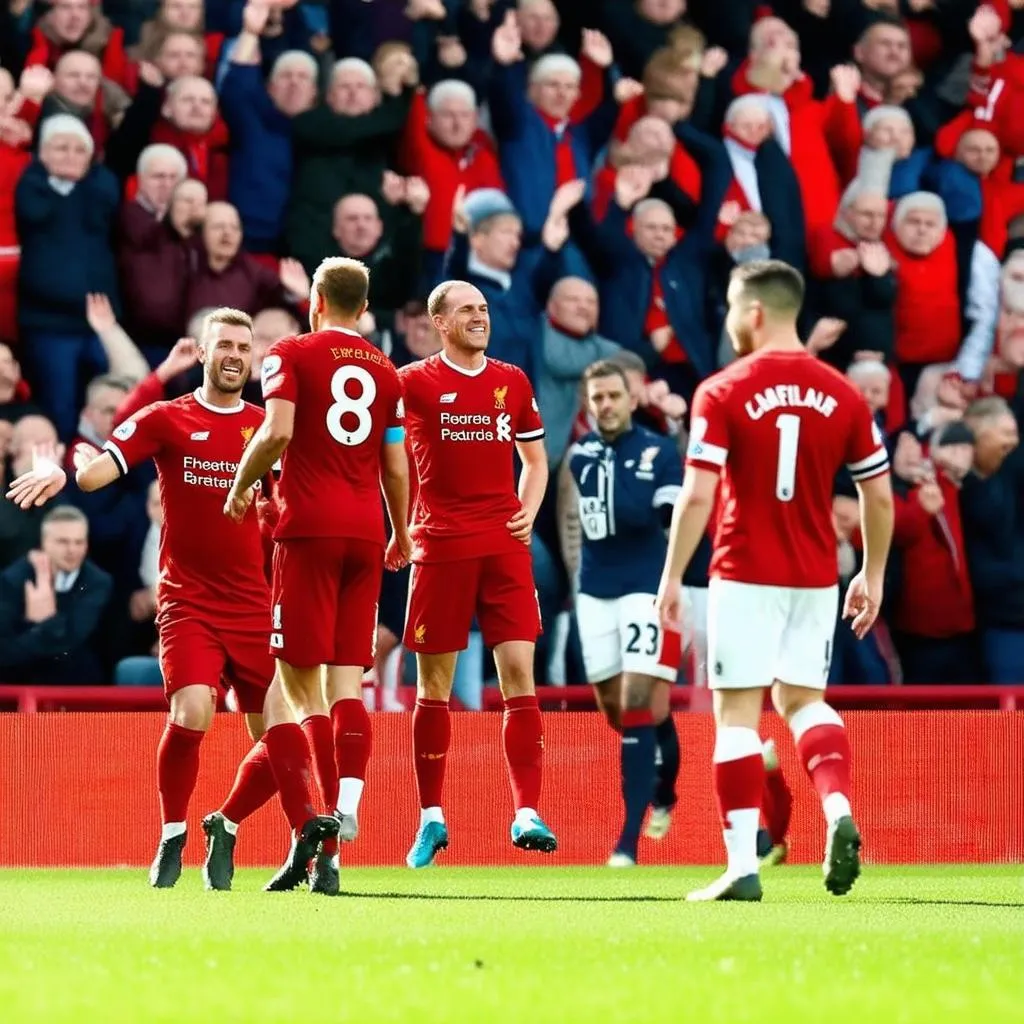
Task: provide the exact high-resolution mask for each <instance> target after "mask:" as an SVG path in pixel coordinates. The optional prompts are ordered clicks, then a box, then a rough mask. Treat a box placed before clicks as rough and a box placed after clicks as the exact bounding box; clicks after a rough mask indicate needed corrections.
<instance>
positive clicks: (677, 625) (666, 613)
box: [654, 576, 683, 632]
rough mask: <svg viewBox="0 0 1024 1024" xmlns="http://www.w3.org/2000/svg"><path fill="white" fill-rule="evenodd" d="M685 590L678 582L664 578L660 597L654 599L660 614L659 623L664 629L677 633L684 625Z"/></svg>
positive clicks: (660, 586) (659, 590)
mask: <svg viewBox="0 0 1024 1024" xmlns="http://www.w3.org/2000/svg"><path fill="white" fill-rule="evenodd" d="M682 591H683V588H682V587H681V586H680V585H679V583H678V581H675V580H670V579H666V578H665V577H664V576H663V577H662V579H661V583H660V584H659V585H658V596H657V597H656V598H655V599H654V608H655V611H657V613H658V621H659V622H660V623H661V626H662V629H671V630H675V631H677V632H679V631H681V630H682V625H683V594H682Z"/></svg>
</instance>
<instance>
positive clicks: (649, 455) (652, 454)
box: [636, 445, 661, 480]
mask: <svg viewBox="0 0 1024 1024" xmlns="http://www.w3.org/2000/svg"><path fill="white" fill-rule="evenodd" d="M659 451H661V449H660V448H658V446H657V445H652V446H651V447H650V448H645V449H644V450H643V451H642V452H641V453H640V463H639V465H638V466H637V467H636V475H637V478H638V479H640V480H643V479H650V478H651V477H652V476H653V475H654V460H655V459H656V458H657V457H658V452H659Z"/></svg>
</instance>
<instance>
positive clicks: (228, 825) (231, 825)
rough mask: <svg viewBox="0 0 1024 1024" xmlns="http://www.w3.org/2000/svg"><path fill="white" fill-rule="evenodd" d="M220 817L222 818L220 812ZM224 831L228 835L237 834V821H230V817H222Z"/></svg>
mask: <svg viewBox="0 0 1024 1024" xmlns="http://www.w3.org/2000/svg"><path fill="white" fill-rule="evenodd" d="M221 817H222V818H224V815H223V814H222V815H221ZM224 831H225V832H227V834H228V835H229V836H236V835H238V822H237V821H232V820H231V819H230V818H224Z"/></svg>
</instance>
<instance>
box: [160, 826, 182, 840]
mask: <svg viewBox="0 0 1024 1024" xmlns="http://www.w3.org/2000/svg"><path fill="white" fill-rule="evenodd" d="M187 828H188V825H187V824H186V823H185V822H183V821H169V822H167V824H166V825H164V827H163V828H162V829H161V830H160V841H161V842H163V841H164V840H165V839H173V838H174V837H175V836H182V835H184V834H185V830H186V829H187Z"/></svg>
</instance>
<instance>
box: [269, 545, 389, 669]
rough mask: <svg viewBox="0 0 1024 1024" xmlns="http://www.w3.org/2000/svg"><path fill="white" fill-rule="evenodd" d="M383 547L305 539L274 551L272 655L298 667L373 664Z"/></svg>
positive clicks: (279, 546) (368, 665)
mask: <svg viewBox="0 0 1024 1024" xmlns="http://www.w3.org/2000/svg"><path fill="white" fill-rule="evenodd" d="M383 572H384V547H383V545H381V544H373V543H371V542H369V541H365V540H356V539H355V538H353V537H303V538H297V539H295V540H283V541H278V542H277V544H276V545H275V547H274V583H273V592H274V596H273V606H274V607H273V624H272V627H271V629H272V631H271V634H270V653H271V654H273V655H274V657H276V658H280V659H281V660H282V661H284V662H287V663H288V664H289V665H294V666H295V667H297V668H312V667H313V666H314V665H362V667H363V668H364V669H366V668H369V667H370V666H371V665H372V664H373V657H374V652H375V648H376V646H377V601H378V599H379V597H380V580H381V574H382V573H383Z"/></svg>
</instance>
